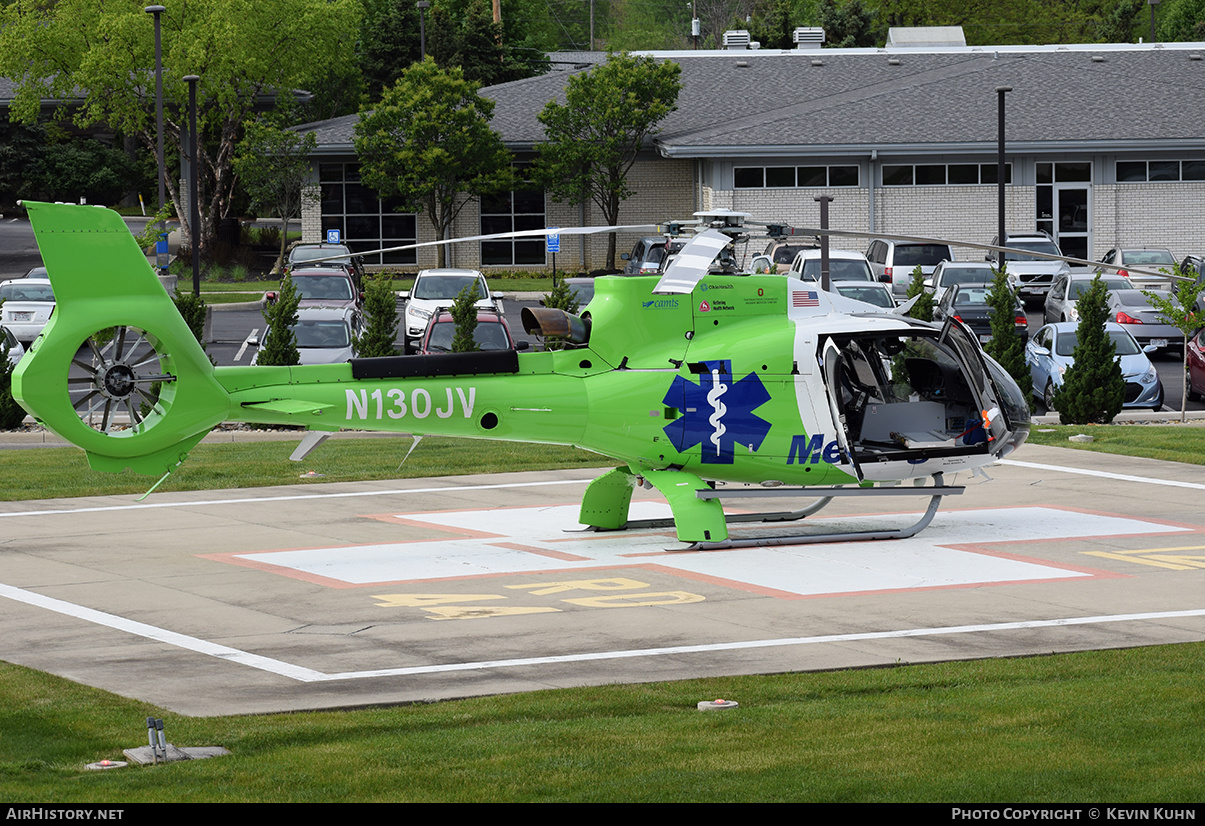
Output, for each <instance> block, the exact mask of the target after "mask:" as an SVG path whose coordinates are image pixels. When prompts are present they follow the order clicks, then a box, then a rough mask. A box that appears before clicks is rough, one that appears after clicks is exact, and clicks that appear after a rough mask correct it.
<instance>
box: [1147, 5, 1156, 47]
mask: <svg viewBox="0 0 1205 826" xmlns="http://www.w3.org/2000/svg"><path fill="white" fill-rule="evenodd" d="M1146 4H1147V5H1148V6H1150V7H1151V42H1152V43H1154V42H1155V6H1157V5H1159V0H1146Z"/></svg>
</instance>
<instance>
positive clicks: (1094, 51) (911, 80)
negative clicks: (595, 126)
mask: <svg viewBox="0 0 1205 826" xmlns="http://www.w3.org/2000/svg"><path fill="white" fill-rule="evenodd" d="M651 54H652V55H653V56H654V57H656V58H657V59H660V60H671V59H672V60H674V61H676V62H677V63H678V64H679V65H680V66H681V67H682V76H681V79H682V92H681V95H680V96H679V98H678V108H677V110H676V111H675V112H673V113H672V114H671V115H670V116H669V117H668V118H666V120H665V122H664V124H663V128H662V131H661V132H660V134H659V135H658V136H657V140H656V147H657V149H658V150H659V151H660V152H661V154H663V155H665V156H668V157H773V156H776V155H781V156H787V155H793V156H798V155H800V154H802V153H806V154H811V155H821V154H828V155H842V154H866V153H867V152H869V151H870V150H871V149H878V150H879V151H884V150H890V151H900V152H913V153H922V154H925V153H939V152H950V151H960V152H965V151H976V150H984V151H990V150H994V148H995V141H996V100H997V95H996V88H997V87H999V86H1011V87H1012V92H1011V93H1009V95H1008V98H1007V107H1008V119H1007V121H1008V123H1007V140H1008V143H1009V148H1010V151H1013V152H1018V151H1067V150H1072V149H1074V150H1076V151H1086V150H1095V151H1109V150H1123V149H1141V150H1149V149H1159V148H1169V147H1175V148H1178V149H1186V148H1191V149H1201V148H1205V125H1203V124H1202V122H1201V119H1200V118H1198V117H1196V116H1195V113H1197V112H1200V111H1202V110H1205V59H1202V57H1203V56H1205V44H1202V43H1174V44H1157V45H1155V46H1125V45H1100V44H1097V45H1082V46H1063V47H1041V46H1028V47H1024V46H1012V47H998V48H993V47H967V48H961V49H959V48H955V49H948V50H944V51H935V52H930V51H924V50H909V49H891V50H887V49H821V50H808V51H776V50H775V51H723V52H675V53H672V54H671V53H651ZM571 74H572V72H553V73H550V74H547V75H543V76H540V77H533V78H527V79H525V80H518V81H514V82H511V83H503V84H499V85H497V86H491V87H488V88H486V89H483V90H482V94H483V95H485V96H487V97H490V98H492V99H494V100H495V101H497V106H496V108H495V110H494V118H493V121H492V125H493V127H494V129H496V130H498V132H499V133H500V134H501V135H502V138H503V140H504V141H505V142H506V143H507V145H508V146H510V147H511V148H513V149H516V150H521V149H525V148H530V147H531V146H533V145H534V144H537V143H539V142H540V141H541V140H542V139H543V129H542V127H541V126H540V124H539V121H538V120H537V116H538V114H539V112H540V110H542V109H543V108H544V106H545V104H547V102H548V101H549V100H552V99H554V98H556V99H561V100H563V99H564V87H565V85H566V83H567V82H568V78H569V76H570V75H571ZM356 118H357V116H355V115H352V116H348V117H344V118H336V119H334V120H329V121H322V122H320V123H315V124H307V125H305V126H303V127H299V128H300V129H307V130H311V131H314V132H315V133H316V134H317V135H318V142H319V149H318V152H319V153H320V154H325V153H329V152H347V151H351V142H352V141H351V138H352V129H353V126H354V124H355V121H356Z"/></svg>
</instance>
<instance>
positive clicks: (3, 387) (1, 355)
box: [0, 339, 25, 430]
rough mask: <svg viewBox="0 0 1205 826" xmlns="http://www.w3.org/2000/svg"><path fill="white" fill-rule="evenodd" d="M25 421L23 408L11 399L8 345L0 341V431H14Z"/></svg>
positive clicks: (11, 382)
mask: <svg viewBox="0 0 1205 826" xmlns="http://www.w3.org/2000/svg"><path fill="white" fill-rule="evenodd" d="M23 421H25V408H24V407H22V406H21V405H19V404H17V400H16V399H14V398H13V366H12V365H11V364H9V363H8V344H7V343H4V340H3V339H0V430H15V429H16V428H18V427H20V426H21V422H23Z"/></svg>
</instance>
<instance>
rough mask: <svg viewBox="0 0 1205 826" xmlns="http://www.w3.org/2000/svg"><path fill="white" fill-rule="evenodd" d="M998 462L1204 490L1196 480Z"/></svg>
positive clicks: (1028, 463) (1125, 480)
mask: <svg viewBox="0 0 1205 826" xmlns="http://www.w3.org/2000/svg"><path fill="white" fill-rule="evenodd" d="M998 464H1001V465H1013V466H1015V467H1026V468H1032V469H1034V470H1054V471H1058V472H1060V473H1078V474H1079V475H1081V476H1099V477H1100V478H1102V479H1116V480H1117V481H1119V482H1142V483H1145V484H1148V485H1166V486H1168V487H1173V488H1191V489H1192V490H1205V485H1203V484H1199V483H1197V482H1177V481H1175V480H1174V479H1154V478H1152V477H1150V476H1129V475H1127V474H1124V473H1109V472H1107V471H1103V470H1084V469H1083V468H1075V467H1063V466H1062V465H1040V464H1038V463H1036V462H1018V461H1016V460H1015V459H1001V460H1000V461H999V463H998Z"/></svg>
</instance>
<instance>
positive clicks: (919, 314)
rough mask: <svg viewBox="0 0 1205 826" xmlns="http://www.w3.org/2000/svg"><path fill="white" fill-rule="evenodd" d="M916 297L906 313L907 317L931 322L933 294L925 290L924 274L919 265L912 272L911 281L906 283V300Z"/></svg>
mask: <svg viewBox="0 0 1205 826" xmlns="http://www.w3.org/2000/svg"><path fill="white" fill-rule="evenodd" d="M914 296H915V297H916V303H915V304H913V305H912V309H911V310H909V311H908V315H909V316H910V317H912V318H915V319H919V320H920V321H932V320H933V293H931V292H929V291H928V290H926V289H925V273H924V271H923V270H922V269H921V268H920V264H917V265H916V268H915V269H913V270H912V280H911V281H909V282H908V292H907V293H906V296H905V297H906V298H912V297H914Z"/></svg>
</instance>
